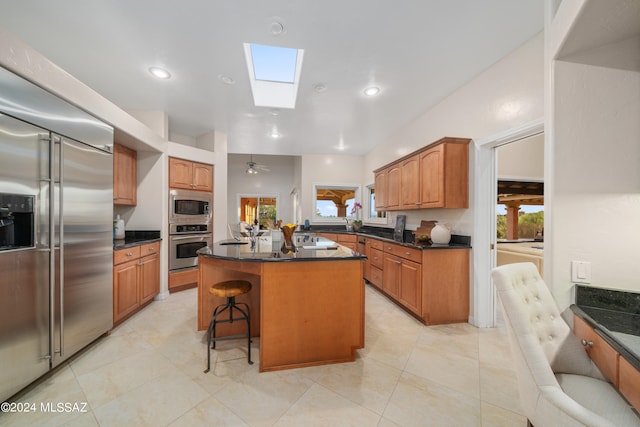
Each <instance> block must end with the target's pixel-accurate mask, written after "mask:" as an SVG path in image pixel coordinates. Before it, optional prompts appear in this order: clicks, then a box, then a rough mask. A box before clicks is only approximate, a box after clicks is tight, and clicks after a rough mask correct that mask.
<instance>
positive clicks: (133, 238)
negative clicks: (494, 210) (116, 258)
mask: <svg viewBox="0 0 640 427" xmlns="http://www.w3.org/2000/svg"><path fill="white" fill-rule="evenodd" d="M160 240H162V238H161V237H160V231H159V230H145V231H134V230H132V231H128V230H127V231H125V232H124V239H115V240H114V241H113V250H114V251H116V250H119V249H126V248H130V247H133V246H140V245H146V244H147V243H152V242H157V241H160Z"/></svg>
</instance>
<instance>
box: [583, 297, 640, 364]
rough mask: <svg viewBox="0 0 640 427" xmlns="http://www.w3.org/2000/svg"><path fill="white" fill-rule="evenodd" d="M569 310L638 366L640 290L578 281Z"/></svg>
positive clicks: (639, 352) (639, 349)
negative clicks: (607, 286)
mask: <svg viewBox="0 0 640 427" xmlns="http://www.w3.org/2000/svg"><path fill="white" fill-rule="evenodd" d="M571 310H572V311H573V312H574V313H575V314H576V315H577V316H578V317H580V318H582V319H583V320H585V321H586V322H587V323H588V324H589V325H591V327H593V328H594V330H595V331H596V333H598V334H599V335H600V336H601V337H602V338H604V340H605V341H607V342H608V343H609V344H610V345H611V346H612V347H613V348H614V349H615V350H616V351H617V352H618V353H620V354H621V355H622V356H623V357H624V358H625V359H627V360H628V361H629V362H630V363H631V364H632V365H633V366H635V368H636V369H638V370H640V293H634V292H624V291H616V290H611V289H603V288H595V287H591V286H581V285H577V286H576V303H575V304H573V305H571Z"/></svg>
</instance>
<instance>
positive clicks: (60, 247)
mask: <svg viewBox="0 0 640 427" xmlns="http://www.w3.org/2000/svg"><path fill="white" fill-rule="evenodd" d="M51 139H52V143H51V145H50V159H51V162H50V163H49V172H50V176H51V181H52V182H51V185H50V186H49V198H50V200H51V203H50V206H51V209H50V210H49V230H50V233H51V236H50V238H49V241H50V242H51V257H50V260H51V270H50V271H51V272H57V279H58V283H59V289H58V290H59V292H60V298H59V303H58V307H56V306H55V305H56V304H55V295H56V274H51V275H50V276H49V277H51V279H50V288H51V289H50V292H51V293H50V295H51V301H50V304H51V310H50V319H51V322H50V325H51V337H54V336H55V328H56V322H55V320H56V318H55V317H56V316H55V315H56V308H58V313H59V316H58V317H59V322H60V323H59V325H60V331H59V338H60V341H59V343H60V347H59V348H58V349H56V348H55V347H56V342H55V340H54V339H52V340H51V347H52V348H51V354H52V355H53V354H55V353H59V354H60V357H64V263H63V262H62V260H63V259H64V237H63V236H64V220H63V218H64V215H63V211H62V206H63V203H62V202H63V197H64V195H63V185H62V183H63V182H64V176H63V167H62V166H63V161H62V159H64V154H63V146H64V144H63V141H62V138H61V137H60V136H58V135H53V136H52V138H51ZM56 146H58V155H57V156H56ZM56 160H57V162H58V170H57V171H56V170H55V169H56ZM56 172H57V175H58V179H55V178H56ZM56 183H57V184H58V198H57V200H56V194H55V193H56V192H55V189H56V185H55V184H56ZM56 205H57V211H58V224H57V225H58V238H57V240H56V236H55V234H56V228H55V226H56V218H55V215H56ZM56 250H57V251H58V263H57V265H56Z"/></svg>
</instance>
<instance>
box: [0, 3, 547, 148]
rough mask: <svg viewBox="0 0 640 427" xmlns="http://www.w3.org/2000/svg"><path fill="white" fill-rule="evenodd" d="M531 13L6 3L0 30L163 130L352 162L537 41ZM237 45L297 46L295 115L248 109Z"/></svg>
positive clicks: (539, 8)
mask: <svg viewBox="0 0 640 427" xmlns="http://www.w3.org/2000/svg"><path fill="white" fill-rule="evenodd" d="M543 3H544V2H542V1H540V0H517V1H513V0H482V1H478V0H394V1H390V0H322V1H319V0H268V1H267V0H180V1H170V0H109V1H105V0H65V1H63V2H56V1H51V0H20V1H12V2H5V4H4V5H3V6H2V12H1V13H0V26H2V27H3V28H5V29H6V30H8V31H9V32H11V33H13V34H14V35H15V36H17V37H18V38H20V39H21V40H23V41H25V42H26V43H27V44H29V45H30V46H31V47H33V48H34V49H36V50H38V51H39V52H41V53H42V54H44V55H45V56H47V57H48V58H49V59H50V60H52V61H53V62H54V63H56V64H57V65H59V66H60V67H62V68H63V69H65V70H66V71H68V72H69V73H70V74H72V75H73V76H75V77H77V78H78V79H80V80H81V81H82V82H84V83H85V84H87V85H88V86H90V87H91V88H93V89H94V90H96V91H97V92H98V93H100V94H101V95H103V96H104V97H106V98H108V99H109V100H111V101H112V102H114V103H115V104H116V105H118V106H120V107H121V108H123V109H125V110H127V109H130V110H156V111H158V110H159V111H165V112H167V114H168V116H169V130H170V132H171V133H177V134H181V135H186V136H193V137H195V136H198V135H202V134H205V133H208V132H210V131H212V130H214V129H216V130H220V131H223V132H226V133H227V134H228V141H229V147H228V149H229V152H231V153H262V154H291V155H293V154H295V155H299V154H326V153H346V154H353V155H362V154H365V153H367V152H368V151H369V150H371V148H372V147H374V146H376V145H378V144H380V143H381V142H382V141H384V139H385V137H388V136H389V135H390V134H391V133H393V132H394V131H395V130H396V129H398V128H400V127H402V126H403V125H405V124H407V123H408V122H410V121H411V120H412V119H414V118H415V117H417V116H418V115H420V114H421V113H423V112H425V111H426V110H428V109H429V108H430V107H432V106H433V105H435V104H437V103H438V102H439V101H441V100H442V99H443V98H445V97H446V96H447V95H449V94H450V93H451V92H453V91H454V90H455V89H457V88H458V87H460V86H462V85H463V84H464V83H466V82H468V81H469V80H471V79H472V78H473V77H474V76H476V75H477V74H478V73H480V72H482V71H483V70H485V69H486V68H488V67H489V66H491V65H492V64H493V63H495V62H496V61H498V60H499V59H500V58H502V57H503V56H505V55H506V54H508V53H509V52H511V51H513V50H514V49H516V48H517V47H518V46H520V45H521V44H522V43H524V42H525V41H527V40H529V39H530V38H531V37H533V36H534V35H535V34H537V33H538V32H540V31H541V30H542V28H543ZM276 21H277V22H280V23H282V24H283V26H284V32H283V33H282V34H280V35H279V36H274V35H272V34H271V31H270V29H271V25H272V23H273V22H276ZM245 42H250V43H260V44H267V45H278V46H283V47H292V48H300V49H304V50H305V52H304V62H303V64H302V74H301V81H300V88H299V93H298V98H297V103H296V108H295V109H292V110H280V112H279V115H277V116H274V115H272V114H271V111H270V109H269V108H266V107H255V106H254V105H253V100H252V96H251V89H250V84H249V77H248V73H247V67H246V63H245V58H244V54H243V43H245ZM151 66H162V67H164V68H166V69H168V70H169V71H170V72H171V74H172V75H173V77H172V78H171V79H170V80H164V81H161V80H157V79H154V78H153V77H152V76H151V75H150V74H149V72H148V68H149V67H151ZM220 75H224V76H228V77H231V78H233V79H234V80H235V84H234V85H231V86H229V85H225V84H224V83H222V82H221V81H220V79H219V78H218V76H220ZM317 83H322V84H323V85H325V86H326V90H325V91H324V92H321V93H318V92H316V91H315V90H314V86H315V85H316V84H317ZM369 85H376V86H379V87H380V88H381V93H380V94H379V95H378V96H377V97H375V98H367V97H366V96H365V95H364V94H363V90H364V88H365V87H367V86H369ZM274 127H276V128H277V130H278V132H280V133H281V134H282V137H280V138H278V139H276V140H274V139H272V138H271V137H270V134H271V133H272V130H273V128H274ZM341 145H342V147H341ZM340 148H342V150H340Z"/></svg>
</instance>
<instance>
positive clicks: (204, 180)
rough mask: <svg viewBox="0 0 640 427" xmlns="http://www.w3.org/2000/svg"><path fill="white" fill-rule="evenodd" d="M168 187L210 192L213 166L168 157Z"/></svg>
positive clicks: (211, 189)
mask: <svg viewBox="0 0 640 427" xmlns="http://www.w3.org/2000/svg"><path fill="white" fill-rule="evenodd" d="M169 187H170V188H182V189H186V190H197V191H209V192H211V191H213V166H212V165H208V164H205V163H198V162H192V161H189V160H184V159H178V158H175V157H170V158H169Z"/></svg>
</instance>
